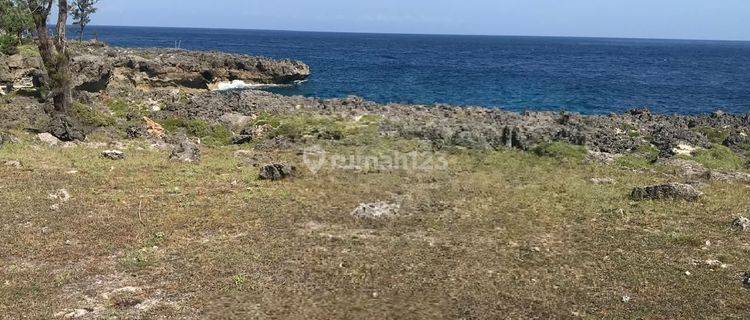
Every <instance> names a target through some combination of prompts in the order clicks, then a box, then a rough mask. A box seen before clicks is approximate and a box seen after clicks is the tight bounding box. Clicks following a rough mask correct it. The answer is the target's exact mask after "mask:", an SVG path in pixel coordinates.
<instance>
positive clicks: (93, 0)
mask: <svg viewBox="0 0 750 320" xmlns="http://www.w3.org/2000/svg"><path fill="white" fill-rule="evenodd" d="M97 3H99V0H73V2H72V3H71V4H70V7H71V10H70V15H71V17H72V18H73V25H77V26H79V27H80V34H79V38H80V39H83V31H84V29H85V28H86V25H88V24H89V23H90V22H91V15H93V14H94V13H96V10H97V8H96V7H95V5H96V4H97Z"/></svg>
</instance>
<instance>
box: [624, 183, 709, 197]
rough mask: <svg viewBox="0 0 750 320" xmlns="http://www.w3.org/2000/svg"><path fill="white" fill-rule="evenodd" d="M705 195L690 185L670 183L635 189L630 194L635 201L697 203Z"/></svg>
mask: <svg viewBox="0 0 750 320" xmlns="http://www.w3.org/2000/svg"><path fill="white" fill-rule="evenodd" d="M702 195H703V193H702V192H700V191H698V190H696V189H695V187H693V186H691V185H689V184H682V183H668V184H662V185H655V186H649V187H640V188H635V189H633V191H632V192H631V193H630V198H631V199H633V200H664V199H671V200H686V201H696V200H698V199H699V198H700V197H701V196H702Z"/></svg>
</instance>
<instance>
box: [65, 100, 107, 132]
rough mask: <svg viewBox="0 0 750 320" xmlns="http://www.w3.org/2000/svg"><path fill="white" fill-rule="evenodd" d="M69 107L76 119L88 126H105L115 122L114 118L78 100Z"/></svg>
mask: <svg viewBox="0 0 750 320" xmlns="http://www.w3.org/2000/svg"><path fill="white" fill-rule="evenodd" d="M71 109H72V111H73V113H75V115H76V116H77V117H78V119H79V120H80V121H81V122H83V124H85V125H88V126H92V127H106V126H112V125H114V124H115V123H116V121H115V119H114V118H113V117H112V116H110V115H109V114H107V113H105V112H102V111H100V110H98V109H96V108H95V107H91V106H87V105H85V104H82V103H79V102H74V103H73V104H72V105H71Z"/></svg>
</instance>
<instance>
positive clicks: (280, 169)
mask: <svg viewBox="0 0 750 320" xmlns="http://www.w3.org/2000/svg"><path fill="white" fill-rule="evenodd" d="M294 171H295V168H294V166H292V165H289V164H286V163H272V164H267V165H265V166H262V167H261V168H260V174H259V178H260V179H261V180H272V181H275V180H282V179H286V178H289V177H291V176H292V175H293V174H294Z"/></svg>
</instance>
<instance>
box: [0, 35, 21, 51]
mask: <svg viewBox="0 0 750 320" xmlns="http://www.w3.org/2000/svg"><path fill="white" fill-rule="evenodd" d="M17 44H18V39H16V37H14V36H11V35H7V34H4V35H0V53H2V54H6V55H14V54H16V53H18V47H16V45H17Z"/></svg>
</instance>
